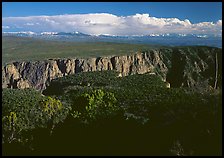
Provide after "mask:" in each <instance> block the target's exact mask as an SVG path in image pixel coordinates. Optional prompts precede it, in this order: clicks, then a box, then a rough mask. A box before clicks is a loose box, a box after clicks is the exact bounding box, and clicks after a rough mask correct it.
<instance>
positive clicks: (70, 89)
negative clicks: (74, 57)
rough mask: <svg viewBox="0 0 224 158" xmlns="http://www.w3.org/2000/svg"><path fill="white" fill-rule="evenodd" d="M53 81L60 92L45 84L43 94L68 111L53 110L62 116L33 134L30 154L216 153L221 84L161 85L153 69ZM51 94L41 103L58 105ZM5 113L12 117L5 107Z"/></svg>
mask: <svg viewBox="0 0 224 158" xmlns="http://www.w3.org/2000/svg"><path fill="white" fill-rule="evenodd" d="M52 83H53V84H51V85H50V86H49V87H51V88H52V89H57V88H58V87H54V86H55V85H61V87H60V88H59V89H58V91H59V90H60V91H61V93H60V94H59V93H54V91H51V90H52V89H51V90H49V89H48V88H47V90H46V91H45V92H44V93H45V95H50V94H51V95H52V96H57V98H59V99H60V100H61V102H62V103H63V106H65V107H67V109H68V110H69V109H71V111H70V115H63V116H64V117H61V116H60V115H59V116H58V115H55V117H59V118H63V119H61V120H63V122H62V123H61V124H60V123H59V124H56V126H55V128H54V129H53V133H52V135H51V136H48V137H47V136H46V137H44V136H45V135H47V132H43V133H42V134H41V136H42V137H40V138H39V137H38V139H36V140H34V144H36V146H35V149H36V150H35V151H33V152H32V153H30V154H31V155H42V154H48V155H221V152H222V149H221V146H222V145H221V143H222V142H221V136H222V130H221V127H222V119H221V118H222V93H221V91H220V90H214V89H213V90H212V89H211V90H209V89H206V90H204V89H202V90H200V91H198V90H197V89H192V88H166V84H165V83H164V82H163V81H162V79H161V77H159V76H156V75H151V74H142V75H140V74H139V75H130V76H127V77H123V78H120V77H117V73H116V72H113V71H103V72H83V73H78V74H76V75H71V76H66V77H63V78H58V79H56V80H54V81H53V82H52ZM8 98H9V97H8ZM40 100H42V99H40ZM53 100H54V99H53ZM53 100H52V99H49V98H48V99H47V98H46V100H45V105H46V103H49V102H50V103H52V105H53V106H52V107H53V109H54V107H58V106H55V104H53V103H54V101H53ZM55 101H56V100H55ZM56 102H57V101H56ZM56 105H58V104H56ZM59 105H60V104H59ZM53 109H52V110H53ZM57 109H58V108H56V111H57V112H56V113H57V114H60V112H59V111H60V110H59V111H58V110H57ZM53 111H55V110H53ZM10 112H15V113H16V118H17V119H11V120H18V118H19V116H18V114H17V112H16V111H15V109H14V111H10ZM53 113H54V112H53ZM5 116H6V117H5V120H9V119H8V118H9V117H10V116H11V118H13V117H14V118H15V115H14V113H11V114H10V113H9V111H8V112H6V113H5ZM7 116H8V117H7ZM66 116H67V117H66ZM65 117H66V119H64V118H65ZM74 118H75V119H74ZM50 120H51V121H50V122H48V123H50V124H52V119H50ZM13 122H15V123H16V122H18V121H13ZM83 122H84V123H86V122H88V124H83ZM9 123H12V121H11V122H10V121H8V125H9ZM8 128H9V129H10V130H13V128H10V126H8ZM33 131H35V129H34V130H33ZM37 135H38V136H40V132H39V131H38V132H37ZM49 146H51V147H52V148H49ZM102 151H103V152H102Z"/></svg>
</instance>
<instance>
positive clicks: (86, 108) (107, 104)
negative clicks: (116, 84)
mask: <svg viewBox="0 0 224 158" xmlns="http://www.w3.org/2000/svg"><path fill="white" fill-rule="evenodd" d="M116 105H117V99H116V98H115V97H114V94H113V93H110V92H104V91H103V90H101V89H99V90H93V91H90V92H86V93H83V94H82V95H81V96H79V97H77V99H75V100H74V102H73V105H72V107H73V109H72V110H73V113H72V116H73V117H74V118H81V119H82V120H85V121H88V122H89V121H94V120H97V119H107V118H109V117H110V116H111V115H113V114H114V113H116V111H117V110H118V107H117V106H116Z"/></svg>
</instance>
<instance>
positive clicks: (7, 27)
mask: <svg viewBox="0 0 224 158" xmlns="http://www.w3.org/2000/svg"><path fill="white" fill-rule="evenodd" d="M9 28H10V27H9V26H2V29H9Z"/></svg>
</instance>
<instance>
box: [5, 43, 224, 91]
mask: <svg viewBox="0 0 224 158" xmlns="http://www.w3.org/2000/svg"><path fill="white" fill-rule="evenodd" d="M215 53H218V57H219V58H218V59H219V60H218V64H219V69H218V70H219V78H220V77H221V64H222V62H221V60H222V59H221V49H218V48H200V47H199V48H198V47H195V48H175V49H173V48H169V49H168V48H167V49H165V48H164V49H153V50H149V51H145V52H137V53H136V54H133V55H128V56H113V57H98V58H89V59H49V60H45V61H36V62H14V63H11V64H7V65H5V66H4V67H3V68H2V87H3V88H21V89H22V88H29V87H33V88H35V89H37V90H40V91H42V90H44V89H46V86H47V84H48V83H49V82H50V81H51V80H52V79H55V78H58V77H62V76H66V75H70V74H75V73H79V72H86V71H102V70H116V71H118V72H120V76H127V75H131V74H136V73H137V74H143V73H146V72H152V73H155V74H157V75H160V76H161V77H162V78H163V80H164V81H166V80H167V81H168V82H170V83H171V87H172V86H174V87H175V86H176V87H177V86H189V87H190V86H195V85H196V84H197V83H199V82H201V81H207V82H209V84H211V85H212V84H213V82H214V77H215V70H216V67H215V61H216V60H215ZM220 81H221V80H220ZM143 82H147V81H143Z"/></svg>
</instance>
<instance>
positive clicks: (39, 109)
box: [2, 89, 69, 142]
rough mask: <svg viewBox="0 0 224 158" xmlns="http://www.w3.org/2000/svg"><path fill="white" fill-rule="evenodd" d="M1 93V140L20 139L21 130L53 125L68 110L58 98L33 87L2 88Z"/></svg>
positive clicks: (63, 116) (64, 116)
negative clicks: (22, 88) (48, 95)
mask: <svg viewBox="0 0 224 158" xmlns="http://www.w3.org/2000/svg"><path fill="white" fill-rule="evenodd" d="M2 95H3V97H2V124H3V125H2V127H3V142H11V141H12V140H15V141H20V139H22V138H21V137H22V134H23V132H26V131H29V130H32V129H34V128H39V127H47V126H49V125H50V126H52V125H55V124H56V123H58V122H60V121H62V120H64V119H65V118H66V115H67V114H68V112H69V108H67V107H64V106H63V105H62V103H61V102H60V101H59V100H56V99H53V98H51V97H45V96H43V95H42V94H41V93H40V92H37V91H36V90H33V89H24V90H19V89H3V91H2Z"/></svg>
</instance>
